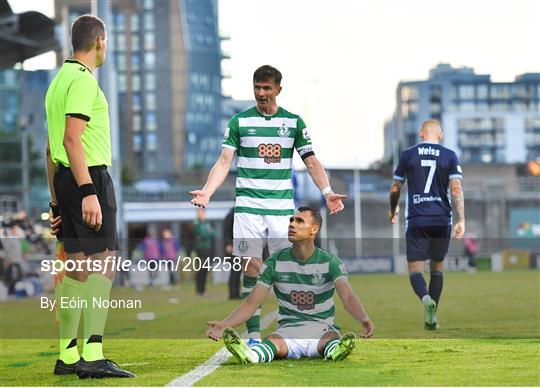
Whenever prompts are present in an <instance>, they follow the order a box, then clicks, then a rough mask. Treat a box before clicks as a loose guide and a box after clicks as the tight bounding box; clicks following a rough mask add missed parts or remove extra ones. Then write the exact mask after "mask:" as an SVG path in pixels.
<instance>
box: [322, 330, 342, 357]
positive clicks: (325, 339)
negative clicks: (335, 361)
mask: <svg viewBox="0 0 540 388" xmlns="http://www.w3.org/2000/svg"><path fill="white" fill-rule="evenodd" d="M334 339H339V334H338V333H337V332H336V331H329V332H328V333H325V334H324V335H323V336H322V338H321V339H320V340H319V343H318V344H317V351H318V352H319V354H324V348H325V347H326V344H327V343H328V342H330V341H332V340H334Z"/></svg>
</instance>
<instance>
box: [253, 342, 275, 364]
mask: <svg viewBox="0 0 540 388" xmlns="http://www.w3.org/2000/svg"><path fill="white" fill-rule="evenodd" d="M250 349H251V351H252V352H253V354H254V355H255V356H256V359H253V362H257V363H258V362H271V361H272V360H273V359H274V357H276V353H277V349H276V345H274V344H273V343H272V341H270V340H268V339H265V340H264V341H263V342H261V343H260V344H255V345H253V346H252V347H251V348H250Z"/></svg>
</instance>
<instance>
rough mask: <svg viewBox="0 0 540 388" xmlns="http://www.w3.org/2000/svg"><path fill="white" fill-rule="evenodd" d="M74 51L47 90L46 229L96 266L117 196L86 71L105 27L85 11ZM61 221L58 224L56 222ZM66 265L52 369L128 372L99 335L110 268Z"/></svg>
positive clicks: (109, 246) (99, 95)
mask: <svg viewBox="0 0 540 388" xmlns="http://www.w3.org/2000/svg"><path fill="white" fill-rule="evenodd" d="M71 43H72V45H73V58H71V59H68V60H66V61H65V62H64V64H63V65H62V67H61V68H60V70H59V71H58V73H57V74H56V76H55V77H54V79H53V81H52V82H51V85H50V86H49V89H48V90H47V95H46V100H45V106H46V113H47V126H48V141H47V176H48V181H49V188H50V191H51V203H50V205H51V208H55V207H58V209H59V210H60V217H61V218H60V220H58V219H56V218H55V219H52V220H51V221H53V222H52V224H53V229H57V228H58V227H59V228H61V232H62V242H63V243H64V249H65V252H66V254H67V259H68V260H73V261H80V260H86V258H87V257H89V258H90V259H91V260H92V261H96V262H97V261H99V262H101V264H102V265H103V263H104V262H105V259H106V258H107V257H108V256H116V250H117V249H118V241H117V235H116V199H115V195H114V187H113V183H112V180H111V177H110V176H109V173H108V172H107V166H110V165H111V137H110V126H109V110H108V105H107V100H106V99H105V95H104V94H103V92H102V91H101V89H100V88H99V85H98V83H97V80H96V78H95V77H94V75H93V74H92V73H93V71H94V70H95V68H96V67H99V66H101V65H103V62H104V61H105V55H106V51H107V34H106V31H105V24H104V23H103V21H102V20H101V19H99V18H97V17H95V16H92V15H83V16H80V17H79V18H77V19H76V20H75V21H74V22H73V25H72V27H71ZM59 222H61V224H59ZM91 267H92V268H87V267H86V266H84V265H83V266H82V268H83V271H72V272H66V275H65V276H64V278H63V280H62V282H61V283H60V285H59V289H58V292H57V297H58V299H57V306H58V308H59V320H60V356H59V359H58V360H57V361H56V365H55V368H54V374H57V375H65V374H74V373H77V375H78V376H79V377H80V378H85V377H92V378H96V377H134V376H135V375H134V374H133V373H130V372H127V371H124V370H122V369H120V368H119V367H118V365H116V364H115V363H114V362H112V361H110V360H107V359H105V357H104V356H103V351H102V340H103V331H104V328H105V323H106V320H107V313H108V309H107V308H105V307H101V305H102V303H94V299H99V300H100V301H101V302H103V301H107V300H108V299H109V295H110V291H111V285H112V279H113V277H114V272H113V270H112V269H111V268H109V269H108V271H107V272H106V273H105V274H102V273H101V271H100V272H95V273H93V272H91V269H93V268H96V266H94V265H92V266H91ZM62 300H64V301H68V302H69V301H80V300H83V301H85V303H79V304H77V305H79V306H85V307H84V308H67V307H66V308H61V301H62ZM81 310H82V314H83V315H84V344H83V351H82V357H79V352H78V350H77V331H78V327H79V321H80V317H81Z"/></svg>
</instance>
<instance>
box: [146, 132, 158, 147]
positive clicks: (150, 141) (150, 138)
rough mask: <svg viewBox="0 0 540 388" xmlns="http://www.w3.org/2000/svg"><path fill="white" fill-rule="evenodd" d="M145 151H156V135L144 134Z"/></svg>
mask: <svg viewBox="0 0 540 388" xmlns="http://www.w3.org/2000/svg"><path fill="white" fill-rule="evenodd" d="M146 149H147V150H148V151H155V150H156V149H157V135H156V134H155V133H153V132H152V133H147V134H146Z"/></svg>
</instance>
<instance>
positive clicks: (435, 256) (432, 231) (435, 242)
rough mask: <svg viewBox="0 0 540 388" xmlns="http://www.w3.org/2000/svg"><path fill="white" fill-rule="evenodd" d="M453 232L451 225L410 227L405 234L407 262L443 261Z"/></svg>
mask: <svg viewBox="0 0 540 388" xmlns="http://www.w3.org/2000/svg"><path fill="white" fill-rule="evenodd" d="M451 230H452V226H451V225H435V226H409V227H408V228H407V232H406V233H405V239H406V242H407V261H424V260H433V261H443V260H444V256H445V255H446V254H447V253H448V246H449V245H450V232H451Z"/></svg>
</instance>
